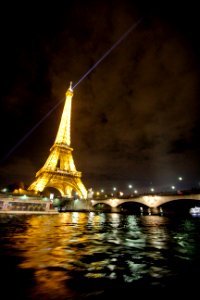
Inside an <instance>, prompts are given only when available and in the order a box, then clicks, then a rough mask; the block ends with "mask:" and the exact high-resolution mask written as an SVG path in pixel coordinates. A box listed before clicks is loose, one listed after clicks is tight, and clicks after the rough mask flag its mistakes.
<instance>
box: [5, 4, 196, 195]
mask: <svg viewBox="0 0 200 300" xmlns="http://www.w3.org/2000/svg"><path fill="white" fill-rule="evenodd" d="M174 2H175V1H174ZM41 3H42V4H41ZM180 3H181V4H180ZM180 3H177V4H175V3H170V1H159V4H158V3H157V2H155V1H148V4H146V2H145V1H128V0H123V1H120V0H117V1H111V0H101V1H95V0H94V1H88V0H84V1H80V0H78V1H38V2H37V1H27V2H25V3H23V4H22V2H20V1H13V2H11V1H6V3H4V4H1V9H0V14H1V18H0V19H1V21H0V22H1V47H0V52H1V68H0V70H1V89H0V99H1V100H0V101H1V102H0V109H1V114H0V115H1V117H0V129H1V147H0V158H1V164H0V187H4V186H5V185H6V184H9V183H15V182H21V181H22V182H24V183H25V184H26V185H29V184H30V183H31V182H32V181H33V179H34V178H35V174H36V172H37V171H38V170H39V169H40V168H41V167H42V166H43V164H44V163H45V161H46V159H47V157H48V155H49V149H50V148H51V146H52V145H53V143H54V140H55V136H56V133H57V130H58V126H59V122H60V118H61V114H62V110H63V106H64V101H62V100H64V99H65V92H66V90H67V89H68V87H69V82H70V81H73V84H75V83H76V82H78V81H79V80H80V79H81V77H82V76H83V75H84V74H85V73H86V72H87V71H88V70H89V69H90V68H91V67H92V66H93V65H94V64H95V63H96V62H97V61H98V60H99V59H100V58H101V57H102V56H103V55H104V53H105V52H106V51H107V50H108V49H109V48H110V47H112V45H113V44H114V43H115V42H116V41H117V40H118V39H119V38H120V37H121V36H122V35H123V34H124V32H126V31H127V30H128V28H130V26H132V25H133V24H134V23H136V22H137V21H138V20H139V19H140V18H143V19H142V21H141V23H140V24H139V25H138V26H137V27H136V28H135V29H134V30H133V31H132V32H131V33H130V34H129V35H128V36H127V37H126V38H125V39H124V40H123V41H122V42H121V43H120V44H119V45H118V46H117V47H116V48H115V49H114V50H113V51H112V52H111V53H110V54H109V55H108V56H107V57H106V58H105V59H104V60H103V61H102V62H101V63H100V64H99V65H98V66H97V67H96V68H95V69H94V70H93V71H92V72H91V73H90V74H89V75H88V76H87V77H86V78H85V79H84V80H83V81H81V82H80V84H79V85H78V86H77V87H76V88H75V89H74V96H73V104H72V120H71V146H72V148H73V149H74V151H73V157H74V161H75V165H76V168H77V170H78V171H81V172H82V180H83V183H84V184H85V186H86V188H90V187H93V188H94V189H95V190H97V189H100V188H104V189H105V190H106V189H107V190H109V189H110V190H111V189H112V187H113V186H116V187H117V188H118V189H122V190H124V191H125V190H126V189H127V188H128V185H129V184H132V185H133V187H134V188H137V189H138V190H144V189H148V188H149V187H150V186H153V187H155V188H156V189H157V190H158V189H162V190H167V189H170V187H171V185H175V186H177V187H178V185H179V188H182V189H183V188H191V187H197V186H199V183H200V168H199V166H200V155H199V148H200V136H199V135H200V134H199V132H200V122H199V109H200V107H199V106H200V105H199V96H200V92H199V86H200V82H199V81H200V79H199V78H200V77H199V70H200V46H199V41H198V40H199V36H200V25H199V15H198V14H199V9H198V7H197V4H195V1H190V2H189V3H185V4H184V3H183V2H180ZM58 102H60V104H59V105H58V107H57V108H55V109H54V110H53V111H52V113H50V114H49V116H48V117H46V118H45V116H46V115H47V114H48V113H49V112H50V111H51V110H52V109H53V108H54V107H55V106H56V104H57V103H58ZM42 118H44V121H43V122H41V123H40V125H37V124H38V122H40V121H41V120H42ZM35 126H36V128H35V129H34V130H33V128H34V127H35ZM30 131H31V133H30V134H28V132H30ZM25 136H27V137H26V138H24V137H25ZM179 176H182V177H183V181H182V182H181V183H180V182H178V177H179ZM180 184H181V185H182V186H181V187H180Z"/></svg>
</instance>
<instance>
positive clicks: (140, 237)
mask: <svg viewBox="0 0 200 300" xmlns="http://www.w3.org/2000/svg"><path fill="white" fill-rule="evenodd" d="M167 224H168V219H167V218H165V217H160V216H153V215H151V216H139V217H138V216H134V215H127V216H123V215H120V214H115V213H111V214H104V213H94V212H90V213H80V212H72V213H60V214H59V215H55V216H46V215H41V216H31V217H29V218H28V219H27V220H26V230H25V231H24V232H23V234H20V233H17V234H16V235H15V236H14V237H13V239H14V243H15V247H16V248H17V250H18V253H20V256H21V257H22V258H23V259H22V262H21V263H20V265H19V267H20V268H22V269H31V270H33V272H34V280H35V285H34V287H33V288H32V291H31V295H32V298H33V299H35V298H38V297H39V298H41V299H43V300H45V299H75V298H76V297H77V294H76V293H77V289H76V288H71V287H70V285H69V282H70V280H72V281H73V280H74V276H75V277H76V276H77V274H78V276H80V278H82V279H83V278H85V279H88V280H89V279H91V278H92V279H99V278H107V279H111V280H114V279H116V278H122V280H123V281H124V282H128V283H130V282H133V281H136V280H138V279H140V278H142V277H143V276H144V275H145V274H146V275H147V274H148V276H150V277H152V278H155V279H156V278H161V277H163V276H165V275H168V274H169V273H170V270H169V267H168V265H167V258H166V253H169V252H170V243H169V241H170V240H171V239H172V238H173V237H172V236H170V234H169V230H168V228H167ZM187 228H189V229H190V228H191V226H187ZM189 229H188V230H189ZM179 236H180V235H179ZM177 240H178V239H176V236H175V240H174V242H175V243H176V241H177ZM177 245H178V244H177ZM158 262H159V264H158ZM74 274H75V275H74ZM78 278H79V277H78ZM90 289H92V286H91V287H90ZM78 297H79V296H78ZM77 299H80V298H77Z"/></svg>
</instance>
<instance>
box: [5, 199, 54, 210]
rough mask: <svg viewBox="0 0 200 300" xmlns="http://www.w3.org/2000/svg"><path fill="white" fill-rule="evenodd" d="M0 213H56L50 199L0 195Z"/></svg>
mask: <svg viewBox="0 0 200 300" xmlns="http://www.w3.org/2000/svg"><path fill="white" fill-rule="evenodd" d="M0 214H58V211H57V210H55V209H54V208H53V207H52V202H51V200H43V199H35V198H31V197H27V198H26V197H25V198H22V197H0Z"/></svg>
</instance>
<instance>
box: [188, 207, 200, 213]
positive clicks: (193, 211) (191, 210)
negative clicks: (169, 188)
mask: <svg viewBox="0 0 200 300" xmlns="http://www.w3.org/2000/svg"><path fill="white" fill-rule="evenodd" d="M190 214H192V215H200V207H199V206H195V207H192V208H190Z"/></svg>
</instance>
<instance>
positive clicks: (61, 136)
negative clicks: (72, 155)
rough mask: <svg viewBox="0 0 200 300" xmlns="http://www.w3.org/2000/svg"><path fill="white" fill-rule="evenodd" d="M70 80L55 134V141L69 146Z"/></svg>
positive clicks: (71, 93)
mask: <svg viewBox="0 0 200 300" xmlns="http://www.w3.org/2000/svg"><path fill="white" fill-rule="evenodd" d="M72 97H73V89H72V81H70V85H69V88H68V90H67V92H66V99H65V106H64V110H63V113H62V117H61V121H60V126H59V128H58V132H57V135H56V139H55V143H56V144H64V145H67V146H70V144H71V132H70V129H71V106H72Z"/></svg>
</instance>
